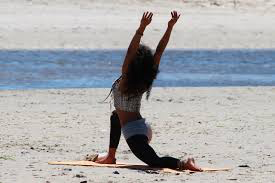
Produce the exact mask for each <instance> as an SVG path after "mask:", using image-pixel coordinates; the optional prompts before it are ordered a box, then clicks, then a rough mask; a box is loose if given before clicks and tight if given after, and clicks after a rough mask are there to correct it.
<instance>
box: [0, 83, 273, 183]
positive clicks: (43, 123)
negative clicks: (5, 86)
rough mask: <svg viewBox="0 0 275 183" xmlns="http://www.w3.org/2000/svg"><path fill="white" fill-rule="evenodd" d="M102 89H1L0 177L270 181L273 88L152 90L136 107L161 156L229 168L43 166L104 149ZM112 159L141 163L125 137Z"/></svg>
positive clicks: (106, 111)
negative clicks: (165, 170)
mask: <svg viewBox="0 0 275 183" xmlns="http://www.w3.org/2000/svg"><path fill="white" fill-rule="evenodd" d="M107 93H108V89H80V90H78V89H73V90H29V91H0V99H1V103H0V123H1V128H0V139H1V144H0V157H1V158H5V159H7V160H3V159H1V160H0V172H1V174H0V182H3V183H6V182H34V183H36V182H46V181H50V182H80V181H84V180H87V181H89V182H108V181H111V182H125V183H126V182H155V181H156V180H159V181H160V180H163V182H183V181H188V182H189V181H194V182H232V181H231V180H230V179H237V181H236V182H274V181H275V177H274V174H275V164H274V162H275V158H274V154H275V138H274V129H275V105H274V101H275V88H274V87H251V88H238V87H236V88H215V87H213V88H154V89H153V91H152V96H151V98H150V100H149V101H148V102H147V101H143V104H142V109H141V111H142V114H143V116H144V117H146V118H147V119H148V121H149V122H150V123H151V125H152V128H153V131H154V133H153V140H152V143H151V144H152V146H153V147H154V148H155V150H156V151H157V152H158V154H159V155H171V156H175V157H178V158H184V157H187V156H194V157H195V158H196V159H197V161H198V163H199V164H200V165H202V166H210V167H232V168H233V170H232V171H229V172H219V173H197V174H191V175H189V174H187V173H186V174H182V175H173V174H162V173H161V174H148V173H146V172H138V171H136V170H127V169H112V168H111V169H109V168H91V167H70V166H50V165H47V161H52V160H74V159H81V158H82V157H84V155H86V154H87V153H92V152H104V150H105V149H106V148H107V146H108V143H109V114H110V109H109V104H108V103H104V104H100V103H99V102H100V101H101V99H103V98H104V97H105V96H106V94H107ZM117 158H118V161H125V162H135V163H140V161H139V160H138V159H137V158H135V157H134V155H133V154H132V153H131V152H130V151H129V148H128V146H127V144H126V143H125V140H124V138H123V137H122V138H121V143H120V145H119V149H118V156H117ZM239 165H248V166H249V168H241V167H238V166H239ZM66 168H67V169H66ZM68 168H71V169H72V170H71V171H68ZM114 171H118V172H119V174H118V175H117V174H113V172H114ZM77 174H80V175H83V176H85V177H84V178H77V177H75V176H76V175H77Z"/></svg>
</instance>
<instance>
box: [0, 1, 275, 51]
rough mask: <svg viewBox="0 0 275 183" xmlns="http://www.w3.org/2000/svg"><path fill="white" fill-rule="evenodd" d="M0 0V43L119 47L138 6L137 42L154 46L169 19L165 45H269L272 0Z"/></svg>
mask: <svg viewBox="0 0 275 183" xmlns="http://www.w3.org/2000/svg"><path fill="white" fill-rule="evenodd" d="M235 1H236V6H234V3H232V2H234V0H223V1H222V0H208V1H207V0H196V1H193V0H192V1H191V0H188V1H187V0H186V1H183V0H169V1H166V0H160V1H150V0H147V1H146V0H138V1H137V0H136V1H131V2H130V1H127V0H108V1H93V0H81V1H78V0H55V1H49V2H48V1H46V0H12V1H11V0H2V1H1V2H0V17H1V18H0V25H1V27H0V48H1V49H55V48H61V49H63V48H65V49H125V48H127V47H128V44H129V42H130V39H131V37H132V36H133V33H134V31H135V30H136V29H137V27H138V25H139V20H140V18H141V15H142V13H143V12H144V11H147V10H149V11H152V12H154V14H155V15H154V17H153V21H152V23H151V25H150V26H149V27H148V28H147V30H146V31H145V33H144V38H143V42H144V43H146V44H148V45H149V46H151V47H152V48H155V47H156V46H157V44H158V41H159V40H160V38H161V37H162V34H163V33H164V31H165V29H166V26H167V22H168V20H169V19H170V11H172V10H178V11H179V12H180V13H182V17H181V19H180V20H179V22H178V23H177V25H176V26H175V29H174V32H173V34H172V37H171V40H170V42H169V48H176V49H181V48H188V49H192V48H195V49H197V48H203V49H207V48H208V49H212V48H214V49H222V48H275V20H274V15H275V1H274V0H257V1H251V0H235Z"/></svg>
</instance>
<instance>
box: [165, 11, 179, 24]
mask: <svg viewBox="0 0 275 183" xmlns="http://www.w3.org/2000/svg"><path fill="white" fill-rule="evenodd" d="M171 15H172V18H171V20H170V21H169V22H168V26H169V27H173V26H174V25H175V24H176V23H177V21H178V19H179V17H180V14H178V12H176V11H172V12H171Z"/></svg>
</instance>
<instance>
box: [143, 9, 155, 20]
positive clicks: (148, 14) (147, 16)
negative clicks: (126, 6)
mask: <svg viewBox="0 0 275 183" xmlns="http://www.w3.org/2000/svg"><path fill="white" fill-rule="evenodd" d="M152 17H153V13H152V12H148V11H146V12H144V13H143V16H142V18H143V19H152Z"/></svg>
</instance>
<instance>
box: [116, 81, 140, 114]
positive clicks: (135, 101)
mask: <svg viewBox="0 0 275 183" xmlns="http://www.w3.org/2000/svg"><path fill="white" fill-rule="evenodd" d="M119 81H120V78H119V79H117V80H116V81H115V82H114V84H113V86H112V93H113V97H114V106H115V108H116V109H119V110H122V111H126V112H139V111H140V106H141V99H142V93H141V94H138V95H132V96H126V95H124V94H122V93H121V91H119Z"/></svg>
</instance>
